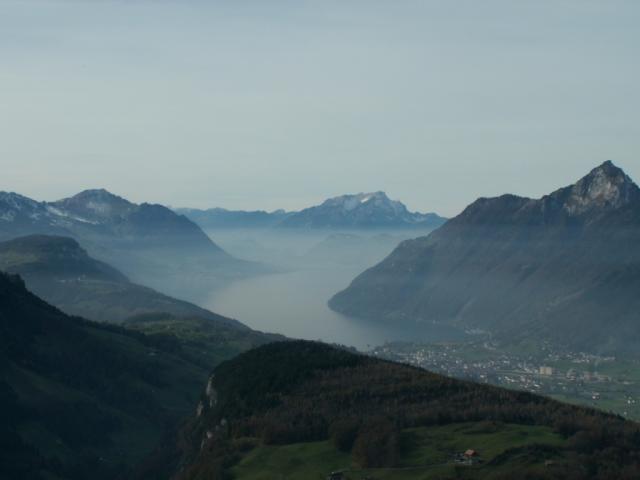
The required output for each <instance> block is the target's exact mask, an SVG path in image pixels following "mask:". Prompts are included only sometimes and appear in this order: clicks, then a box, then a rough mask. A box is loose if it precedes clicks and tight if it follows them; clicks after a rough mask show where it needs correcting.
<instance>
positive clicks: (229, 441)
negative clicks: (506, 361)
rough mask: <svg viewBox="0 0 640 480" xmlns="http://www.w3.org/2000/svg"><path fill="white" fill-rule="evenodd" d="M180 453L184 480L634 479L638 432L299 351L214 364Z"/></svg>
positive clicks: (523, 397) (286, 347)
mask: <svg viewBox="0 0 640 480" xmlns="http://www.w3.org/2000/svg"><path fill="white" fill-rule="evenodd" d="M466 449H476V450H478V453H479V459H481V460H482V463H477V464H475V465H472V466H469V465H466V463H465V462H467V460H466V459H464V461H463V459H462V457H461V453H462V452H464V451H465V450H466ZM178 450H179V452H178V455H177V457H174V458H180V460H179V462H178V465H179V466H178V467H176V465H174V467H173V468H174V469H177V471H178V472H179V473H178V475H177V478H179V479H183V480H195V479H209V478H213V479H218V478H236V479H238V480H243V479H268V478H282V479H294V478H305V479H309V480H312V479H316V478H317V479H322V478H325V476H326V475H327V474H328V473H329V472H330V471H331V470H337V469H340V470H344V471H345V478H348V479H356V478H357V479H362V478H376V479H416V480H417V479H426V478H442V479H446V478H496V479H497V478H502V479H507V478H514V477H515V476H517V477H518V478H530V479H542V478H545V479H546V478H553V479H561V478H562V479H565V478H575V479H578V478H580V479H585V478H600V479H621V478H627V479H631V478H637V475H638V474H640V467H639V464H640V453H639V452H640V430H639V429H638V426H637V425H636V424H633V423H630V422H626V421H624V420H623V419H621V418H619V417H616V416H613V415H608V414H605V413H601V412H598V411H595V410H590V409H586V408H582V407H576V406H571V405H567V404H562V403H559V402H556V401H553V400H550V399H547V398H544V397H540V396H536V395H532V394H528V393H523V392H516V391H511V390H505V389H501V388H496V387H491V386H488V385H479V384H474V383H470V382H463V381H459V380H454V379H451V378H447V377H443V376H440V375H436V374H433V373H430V372H427V371H425V370H421V369H418V368H414V367H410V366H407V365H402V364H397V363H391V362H388V361H383V360H380V359H376V358H371V357H366V356H362V355H358V354H354V353H351V352H349V351H346V350H343V349H339V348H334V347H331V346H328V345H324V344H320V343H315V342H306V341H296V342H286V343H272V344H269V345H266V346H263V347H259V348H257V349H254V350H251V351H249V352H247V353H244V354H242V355H240V356H238V357H236V358H234V359H232V360H229V361H227V362H224V363H222V364H220V365H219V366H218V367H217V368H216V369H215V371H214V373H213V375H212V376H211V377H210V379H209V383H208V385H207V387H206V390H205V392H204V393H203V395H202V397H201V401H200V405H199V407H198V411H197V414H196V416H194V418H193V419H192V421H191V422H190V423H189V424H188V425H187V426H186V427H185V429H184V430H183V431H182V433H181V435H180V441H179V442H178ZM170 451H171V449H170V448H169V449H168V450H167V451H165V452H164V453H163V454H162V455H158V457H157V458H163V459H165V460H166V459H167V458H171V455H169V452H170ZM174 451H175V447H174ZM473 462H474V461H473V460H469V463H473ZM151 465H153V463H151ZM159 465H162V466H161V467H160V468H162V469H165V471H166V468H168V467H167V464H166V463H162V462H158V463H156V466H157V467H158V466H159ZM157 471H158V470H155V471H154V470H153V468H151V467H150V468H149V469H148V470H147V471H146V477H145V476H144V475H142V477H143V478H159V477H158V476H157ZM231 474H233V475H234V476H233V477H231V476H229V475H231Z"/></svg>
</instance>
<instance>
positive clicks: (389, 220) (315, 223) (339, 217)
mask: <svg viewBox="0 0 640 480" xmlns="http://www.w3.org/2000/svg"><path fill="white" fill-rule="evenodd" d="M442 223H444V219H443V218H442V217H440V216H439V215H437V214H435V213H424V214H423V213H418V212H410V211H409V210H408V209H407V207H406V206H405V205H404V204H403V203H402V202H400V201H397V200H391V199H390V198H389V197H388V196H387V195H386V193H384V192H382V191H377V192H371V193H357V194H347V195H340V196H337V197H332V198H329V199H327V200H325V201H324V202H322V203H321V204H320V205H315V206H312V207H309V208H305V209H303V210H301V211H299V212H296V213H293V214H292V215H290V216H288V217H287V218H286V219H284V220H283V221H282V222H281V223H280V224H279V225H278V227H280V228H307V229H321V228H327V229H331V228H436V227H438V226H440V225H442Z"/></svg>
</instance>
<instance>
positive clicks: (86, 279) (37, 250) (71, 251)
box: [0, 235, 247, 330]
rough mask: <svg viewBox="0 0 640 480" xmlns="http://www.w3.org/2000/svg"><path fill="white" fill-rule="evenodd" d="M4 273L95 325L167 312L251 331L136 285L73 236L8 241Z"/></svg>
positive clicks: (0, 246) (0, 263) (0, 265)
mask: <svg viewBox="0 0 640 480" xmlns="http://www.w3.org/2000/svg"><path fill="white" fill-rule="evenodd" d="M0 270H3V271H5V272H8V273H13V274H19V275H20V276H21V277H22V278H23V279H24V280H25V282H26V284H27V286H28V288H29V289H30V290H31V291H33V292H34V293H35V294H36V295H38V296H39V297H41V298H43V299H44V300H45V301H47V302H49V303H51V304H53V305H55V306H56V307H58V308H60V309H61V310H63V311H65V312H66V313H68V314H71V315H79V316H82V317H85V318H88V319H91V320H97V321H103V322H122V321H124V320H125V319H127V318H129V317H132V316H136V315H142V314H149V313H159V312H163V313H168V314H171V315H175V316H191V317H202V318H204V319H207V320H209V321H212V322H215V323H216V324H220V325H228V326H233V327H235V328H239V329H243V330H247V328H246V327H245V326H244V325H242V324H241V323H239V322H237V321H235V320H231V319H229V318H225V317H222V316H220V315H216V314H214V313H212V312H210V311H208V310H205V309H203V308H200V307H198V306H196V305H193V304H191V303H188V302H184V301H181V300H177V299H175V298H171V297H168V296H166V295H163V294H161V293H158V292H156V291H154V290H152V289H150V288H147V287H143V286H140V285H136V284H134V283H131V282H130V281H129V280H128V279H127V278H126V277H125V276H124V275H123V274H122V273H120V272H119V271H118V270H116V269H115V268H112V267H111V266H109V265H107V264H106V263H103V262H100V261H97V260H95V259H93V258H91V257H90V256H89V255H88V254H87V252H86V251H85V250H84V249H82V248H81V247H80V245H79V244H78V243H77V242H76V241H75V240H73V239H71V238H67V237H57V236H48V235H31V236H26V237H19V238H16V239H13V240H9V241H6V242H2V243H0Z"/></svg>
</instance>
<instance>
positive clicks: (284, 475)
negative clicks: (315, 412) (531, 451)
mask: <svg viewBox="0 0 640 480" xmlns="http://www.w3.org/2000/svg"><path fill="white" fill-rule="evenodd" d="M401 443H402V445H403V447H402V454H401V459H400V462H399V464H398V466H397V468H393V469H391V468H385V469H368V470H361V469H358V467H357V466H356V465H354V464H353V462H352V460H351V456H350V455H348V454H345V453H342V452H339V451H338V450H337V449H336V448H335V447H334V446H333V444H332V443H331V442H328V441H324V442H311V443H298V444H293V445H284V446H259V447H256V448H255V449H253V450H252V451H250V452H249V453H248V454H247V455H246V456H244V458H243V459H242V460H241V461H240V462H239V463H238V464H237V465H236V466H235V467H234V468H233V469H232V471H231V472H232V474H233V475H234V478H237V479H238V480H293V479H305V480H316V479H317V480H324V479H325V478H326V476H327V474H328V473H330V472H332V471H337V470H342V471H344V472H345V478H346V479H348V480H355V479H358V480H359V479H363V478H372V479H380V480H405V479H406V480H418V479H431V478H439V477H440V475H447V476H461V477H462V478H491V476H492V475H494V474H496V473H499V472H500V471H501V470H502V469H503V468H505V469H506V468H512V467H513V462H522V463H521V465H520V467H521V468H522V469H523V471H525V470H527V471H530V470H536V469H540V468H544V460H545V459H544V458H540V459H531V458H524V459H523V458H522V456H518V455H514V456H513V458H510V459H509V460H508V461H507V462H506V463H500V464H497V465H493V466H491V467H485V466H484V465H486V463H488V462H491V461H492V460H494V459H496V457H497V456H498V455H501V454H503V453H504V452H505V451H507V450H509V449H514V448H518V447H525V446H528V445H549V446H554V447H562V446H563V444H564V440H563V439H562V437H560V436H559V435H556V434H554V433H553V432H552V431H551V429H549V428H546V427H533V426H531V427H529V426H521V425H504V424H490V423H487V424H457V425H456V424H454V425H447V426H443V427H425V428H415V429H408V430H404V431H403V432H402V442H401ZM467 449H475V450H477V451H478V452H479V454H480V458H481V459H482V463H481V464H480V465H477V466H473V467H471V466H466V465H457V464H455V463H454V462H453V456H454V455H455V454H457V453H461V452H463V451H465V450H467Z"/></svg>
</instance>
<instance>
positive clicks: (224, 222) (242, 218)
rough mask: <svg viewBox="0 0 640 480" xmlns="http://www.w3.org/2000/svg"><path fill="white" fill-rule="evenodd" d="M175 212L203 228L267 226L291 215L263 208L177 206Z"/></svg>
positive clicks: (282, 211) (271, 225)
mask: <svg viewBox="0 0 640 480" xmlns="http://www.w3.org/2000/svg"><path fill="white" fill-rule="evenodd" d="M175 212H176V213H178V214H180V215H184V216H185V217H187V218H189V219H190V220H191V221H193V222H195V223H197V224H198V225H200V227H202V228H204V229H208V228H211V229H214V228H267V227H273V226H274V225H276V224H278V223H280V222H282V221H283V220H284V219H285V218H287V217H288V216H290V215H291V213H289V212H285V211H284V210H276V211H274V212H265V211H263V210H256V211H243V210H225V209H224V208H209V209H207V210H199V209H196V208H177V209H175Z"/></svg>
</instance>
